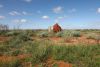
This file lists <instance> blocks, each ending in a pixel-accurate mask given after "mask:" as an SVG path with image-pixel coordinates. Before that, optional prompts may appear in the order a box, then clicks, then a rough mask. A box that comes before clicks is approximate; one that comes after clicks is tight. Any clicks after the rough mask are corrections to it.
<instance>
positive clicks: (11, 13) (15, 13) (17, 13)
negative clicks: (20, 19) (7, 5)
mask: <svg viewBox="0 0 100 67" xmlns="http://www.w3.org/2000/svg"><path fill="white" fill-rule="evenodd" d="M9 14H10V15H12V16H16V15H21V14H20V13H19V12H17V11H11V12H9Z"/></svg>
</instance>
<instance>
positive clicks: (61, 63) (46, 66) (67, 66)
mask: <svg viewBox="0 0 100 67" xmlns="http://www.w3.org/2000/svg"><path fill="white" fill-rule="evenodd" d="M54 64H57V66H58V67H72V64H69V63H66V62H64V61H56V60H53V59H51V58H49V59H48V60H47V61H46V62H44V63H43V65H44V67H53V65H54ZM35 67H39V66H38V65H36V66H35Z"/></svg>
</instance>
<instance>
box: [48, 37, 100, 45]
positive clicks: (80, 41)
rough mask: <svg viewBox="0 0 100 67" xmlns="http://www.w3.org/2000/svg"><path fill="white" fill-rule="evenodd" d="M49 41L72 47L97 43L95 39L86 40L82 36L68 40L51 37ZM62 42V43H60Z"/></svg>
mask: <svg viewBox="0 0 100 67" xmlns="http://www.w3.org/2000/svg"><path fill="white" fill-rule="evenodd" d="M49 39H50V40H52V41H53V42H54V43H57V44H61V45H62V44H69V45H71V44H73V45H76V44H91V45H92V44H97V41H96V40H95V39H87V38H86V37H85V36H82V37H73V38H69V39H67V38H66V39H64V38H62V37H52V38H49ZM62 40H63V42H61V41H62ZM99 43H100V40H99Z"/></svg>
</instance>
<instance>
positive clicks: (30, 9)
mask: <svg viewBox="0 0 100 67" xmlns="http://www.w3.org/2000/svg"><path fill="white" fill-rule="evenodd" d="M55 23H59V25H60V26H61V27H62V28H63V29H100V0H0V24H7V25H9V27H10V28H11V29H12V28H17V27H20V28H22V29H46V28H48V27H49V26H52V25H54V24H55Z"/></svg>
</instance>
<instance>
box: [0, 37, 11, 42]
mask: <svg viewBox="0 0 100 67" xmlns="http://www.w3.org/2000/svg"><path fill="white" fill-rule="evenodd" d="M9 38H10V37H5V36H0V42H5V41H7V40H9Z"/></svg>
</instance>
